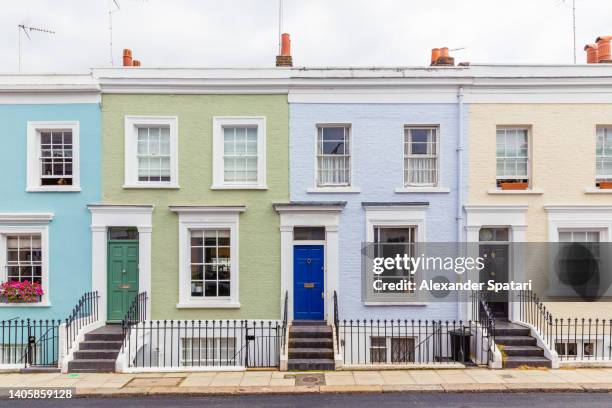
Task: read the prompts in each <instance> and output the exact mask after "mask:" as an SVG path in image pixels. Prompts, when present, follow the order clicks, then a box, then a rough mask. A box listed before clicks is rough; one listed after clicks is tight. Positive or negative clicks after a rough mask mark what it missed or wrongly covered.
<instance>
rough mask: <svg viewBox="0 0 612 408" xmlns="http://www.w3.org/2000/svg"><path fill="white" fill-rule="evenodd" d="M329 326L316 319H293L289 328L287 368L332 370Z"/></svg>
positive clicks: (331, 335)
mask: <svg viewBox="0 0 612 408" xmlns="http://www.w3.org/2000/svg"><path fill="white" fill-rule="evenodd" d="M335 367H336V366H335V363H334V336H333V332H332V328H331V326H328V325H327V323H326V322H324V321H318V320H295V321H294V322H293V323H292V325H291V327H290V328H289V360H288V361H287V369H288V370H299V371H312V370H334V369H335Z"/></svg>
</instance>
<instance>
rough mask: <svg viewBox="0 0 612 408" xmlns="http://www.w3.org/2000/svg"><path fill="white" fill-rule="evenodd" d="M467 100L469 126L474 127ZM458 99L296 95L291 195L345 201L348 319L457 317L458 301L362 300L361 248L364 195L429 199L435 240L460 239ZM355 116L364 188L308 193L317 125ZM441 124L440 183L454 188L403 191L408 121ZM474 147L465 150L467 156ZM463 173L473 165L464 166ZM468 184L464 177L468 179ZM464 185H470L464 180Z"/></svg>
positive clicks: (343, 304)
mask: <svg viewBox="0 0 612 408" xmlns="http://www.w3.org/2000/svg"><path fill="white" fill-rule="evenodd" d="M466 110H467V106H464V111H463V115H462V117H463V120H464V122H463V128H464V129H466V128H467V122H466V121H467V113H466ZM458 112H459V107H458V104H453V103H449V104H366V103H363V104H358V103H355V104H345V103H343V104H336V103H334V104H331V103H328V104H323V103H321V104H317V103H291V104H290V120H289V126H290V131H289V135H290V136H289V137H290V160H289V163H290V194H291V195H290V196H291V200H292V201H346V202H347V204H346V207H345V208H344V210H343V211H342V213H341V216H340V225H339V232H338V234H339V264H340V265H339V284H338V288H339V290H338V298H339V310H340V317H341V319H364V318H367V319H390V318H393V319H397V318H400V319H435V320H438V319H442V320H445V319H457V318H458V305H457V303H456V302H435V303H429V304H427V305H419V306H417V305H410V306H366V305H364V304H363V303H362V301H361V248H362V243H363V242H364V241H365V240H366V218H365V210H364V208H363V207H362V203H363V202H428V203H429V206H428V208H427V210H426V220H425V233H426V240H427V241H428V242H456V241H457V178H456V177H457V140H458V135H459V132H458V128H459V126H458ZM326 123H334V124H350V126H351V143H352V152H351V154H352V157H351V160H352V185H353V186H354V187H356V188H359V189H360V192H359V193H309V192H307V189H308V188H312V187H314V184H315V160H316V150H315V146H316V144H315V140H316V135H317V125H319V124H326ZM406 125H437V126H439V129H440V131H439V135H440V148H441V150H440V156H439V157H440V158H439V160H440V186H442V187H448V188H449V189H450V192H449V193H396V192H395V189H396V188H401V187H402V186H403V171H404V153H403V148H404V126H406ZM466 162H467V152H466V151H465V150H464V161H463V163H466ZM463 168H464V171H463V174H464V177H463V178H464V180H465V174H467V172H466V171H465V169H466V167H465V165H464V166H463ZM463 185H464V186H465V183H464V184H463ZM463 190H464V191H465V188H463Z"/></svg>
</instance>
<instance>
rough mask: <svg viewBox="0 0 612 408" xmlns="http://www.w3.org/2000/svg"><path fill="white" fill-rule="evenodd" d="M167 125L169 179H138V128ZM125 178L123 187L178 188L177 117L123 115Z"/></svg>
mask: <svg viewBox="0 0 612 408" xmlns="http://www.w3.org/2000/svg"><path fill="white" fill-rule="evenodd" d="M155 126H167V127H169V128H170V181H138V156H137V154H138V128H139V127H155ZM124 131H125V135H124V139H125V179H124V184H123V188H171V189H176V188H179V159H178V117H177V116H126V117H125V129H124Z"/></svg>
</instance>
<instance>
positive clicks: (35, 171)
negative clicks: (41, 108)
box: [26, 121, 81, 192]
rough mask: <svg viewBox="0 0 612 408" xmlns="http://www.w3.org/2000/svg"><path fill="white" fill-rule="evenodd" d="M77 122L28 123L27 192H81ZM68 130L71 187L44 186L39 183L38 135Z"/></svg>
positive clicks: (78, 126)
mask: <svg viewBox="0 0 612 408" xmlns="http://www.w3.org/2000/svg"><path fill="white" fill-rule="evenodd" d="M79 128H80V125H79V122H78V121H44V122H41V121H30V122H28V125H27V186H26V191H28V192H75V191H81V177H80V173H81V166H80V160H79V151H80V147H79ZM47 130H49V131H54V130H55V131H57V130H69V131H71V132H72V185H66V186H44V185H42V183H41V174H40V173H41V164H40V133H41V132H43V131H47Z"/></svg>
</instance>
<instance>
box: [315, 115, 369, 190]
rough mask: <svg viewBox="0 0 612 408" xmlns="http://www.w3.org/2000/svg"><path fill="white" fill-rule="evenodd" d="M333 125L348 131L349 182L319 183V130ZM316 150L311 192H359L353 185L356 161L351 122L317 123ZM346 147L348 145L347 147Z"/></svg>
mask: <svg viewBox="0 0 612 408" xmlns="http://www.w3.org/2000/svg"><path fill="white" fill-rule="evenodd" d="M333 127H343V128H345V131H346V132H347V133H348V137H347V138H346V140H348V147H349V154H348V157H349V180H348V184H321V183H319V132H321V129H323V128H333ZM314 142H315V151H314V186H315V188H314V189H312V190H311V191H310V192H326V191H330V192H334V191H338V192H347V193H352V192H355V193H357V192H359V189H357V188H354V187H353V185H354V183H353V163H354V161H355V160H354V155H353V150H354V149H353V146H354V143H353V142H354V138H353V126H352V125H351V124H350V123H317V126H316V132H315V140H314ZM345 148H346V147H345Z"/></svg>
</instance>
